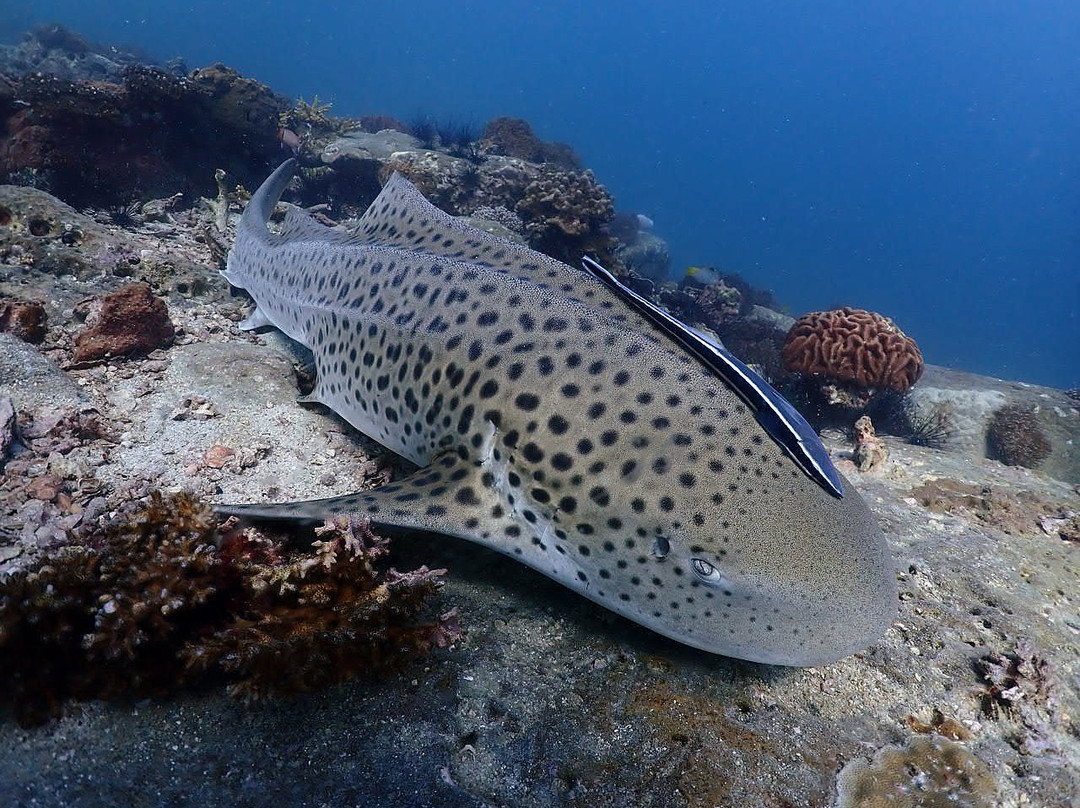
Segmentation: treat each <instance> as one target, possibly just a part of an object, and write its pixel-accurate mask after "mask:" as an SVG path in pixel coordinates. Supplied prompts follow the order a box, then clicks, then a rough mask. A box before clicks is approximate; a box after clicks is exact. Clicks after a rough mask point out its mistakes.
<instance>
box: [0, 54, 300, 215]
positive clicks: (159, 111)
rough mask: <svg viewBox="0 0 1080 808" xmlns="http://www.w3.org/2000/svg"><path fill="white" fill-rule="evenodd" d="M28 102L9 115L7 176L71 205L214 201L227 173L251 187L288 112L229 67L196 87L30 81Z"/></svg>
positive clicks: (126, 74)
mask: <svg viewBox="0 0 1080 808" xmlns="http://www.w3.org/2000/svg"><path fill="white" fill-rule="evenodd" d="M15 91H16V93H17V96H18V98H20V99H21V100H22V101H24V102H26V103H25V104H24V105H22V106H18V107H15V108H14V109H13V110H11V111H10V112H9V114H8V115H6V116H5V117H6V124H7V125H6V131H5V133H4V135H3V136H0V175H3V174H7V175H12V177H14V178H17V177H20V176H24V175H29V176H32V177H33V178H34V182H35V184H36V185H38V186H39V187H46V188H48V189H49V190H50V191H52V192H53V193H55V194H57V195H58V196H60V197H62V198H63V199H64V200H65V201H67V202H68V203H70V204H73V205H76V206H78V207H82V206H85V205H99V206H106V205H115V204H127V203H128V202H130V201H131V197H132V195H133V194H135V195H139V194H141V195H150V196H154V195H158V196H165V195H168V194H171V193H174V192H175V191H177V190H180V191H182V192H184V193H188V194H200V193H201V194H209V193H210V191H211V189H212V188H213V172H214V169H215V168H217V167H218V166H221V165H224V166H225V167H226V168H227V169H228V170H230V171H231V172H233V173H234V174H236V175H238V176H239V177H240V178H241V179H242V180H243V181H248V182H251V183H254V182H255V181H256V180H257V178H258V177H259V176H260V175H261V174H262V173H263V172H264V166H265V164H266V163H267V162H268V161H269V159H271V158H272V157H273V156H275V155H276V154H278V152H279V145H278V141H277V139H276V136H275V133H276V131H277V122H278V116H279V114H280V112H281V111H282V110H284V109H286V108H287V102H285V101H284V100H283V99H281V98H279V97H278V96H276V95H274V94H273V93H272V92H271V91H270V90H268V89H267V88H266V87H264V86H263V85H260V84H258V83H257V82H255V81H252V80H251V79H246V78H244V77H242V76H240V75H239V74H237V73H236V72H235V71H233V70H230V69H229V68H226V67H224V66H223V65H214V66H211V67H207V68H203V69H201V70H197V71H195V72H194V73H192V74H191V76H190V77H189V78H183V77H179V76H176V75H173V74H171V73H168V72H166V71H163V70H160V69H156V68H152V67H147V66H144V65H129V66H127V67H126V68H125V69H124V71H123V75H122V78H121V79H120V80H112V81H86V80H66V79H61V78H58V77H56V76H54V75H47V74H43V73H28V74H26V75H25V76H22V77H21V78H19V79H17V80H16V82H15Z"/></svg>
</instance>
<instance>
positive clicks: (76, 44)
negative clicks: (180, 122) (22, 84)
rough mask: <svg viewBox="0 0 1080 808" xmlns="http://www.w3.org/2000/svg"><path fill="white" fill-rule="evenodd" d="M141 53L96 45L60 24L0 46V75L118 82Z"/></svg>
mask: <svg viewBox="0 0 1080 808" xmlns="http://www.w3.org/2000/svg"><path fill="white" fill-rule="evenodd" d="M150 61H151V60H150V59H149V58H148V57H147V55H146V54H145V53H142V52H141V51H138V50H137V49H133V48H131V47H130V46H127V47H125V46H122V45H100V44H97V43H95V42H91V41H89V40H87V39H86V38H85V37H83V36H82V35H80V34H78V33H76V32H74V31H72V30H70V29H68V28H66V27H64V26H63V25H60V24H58V23H48V24H44V25H38V26H35V27H34V28H33V29H31V30H30V31H29V32H27V33H26V35H25V36H23V38H22V40H21V41H20V42H18V43H17V44H14V45H7V44H4V45H0V74H6V75H8V76H25V75H27V74H28V73H42V74H45V75H50V76H56V77H57V78H61V79H65V80H68V81H76V80H89V81H119V80H120V79H121V77H122V76H123V72H124V70H125V69H126V68H127V67H128V66H130V65H132V64H135V63H149V62H150Z"/></svg>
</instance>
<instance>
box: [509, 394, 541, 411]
mask: <svg viewBox="0 0 1080 808" xmlns="http://www.w3.org/2000/svg"><path fill="white" fill-rule="evenodd" d="M514 404H515V405H516V406H517V407H518V409H521V410H524V411H525V412H532V411H533V410H535V409H536V408H537V407H538V406H540V397H539V396H538V395H536V394H535V393H518V395H517V397H516V398H515V399H514Z"/></svg>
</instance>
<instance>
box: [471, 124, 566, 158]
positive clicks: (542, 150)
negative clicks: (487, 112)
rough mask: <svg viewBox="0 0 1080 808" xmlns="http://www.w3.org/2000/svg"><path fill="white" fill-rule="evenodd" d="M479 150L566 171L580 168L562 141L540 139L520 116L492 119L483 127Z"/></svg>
mask: <svg viewBox="0 0 1080 808" xmlns="http://www.w3.org/2000/svg"><path fill="white" fill-rule="evenodd" d="M479 146H480V150H481V151H482V152H483V153H487V154H501V155H504V156H506V157H517V158H519V159H521V160H527V161H528V162H530V163H551V164H552V165H554V166H558V167H559V168H563V169H566V170H569V171H576V170H578V169H580V168H581V160H579V159H578V156H577V155H576V154H574V151H573V149H571V148H570V147H569V146H567V145H566V144H564V143H549V142H546V141H543V140H540V138H538V137H537V136H536V135H535V134H534V133H533V130H532V126H531V125H530V124H529V122H528V121H526V120H523V119H521V118H508V117H501V118H493V119H492V120H490V121H488V123H487V126H485V127H484V136H483V138H482V139H481V141H480V144H479Z"/></svg>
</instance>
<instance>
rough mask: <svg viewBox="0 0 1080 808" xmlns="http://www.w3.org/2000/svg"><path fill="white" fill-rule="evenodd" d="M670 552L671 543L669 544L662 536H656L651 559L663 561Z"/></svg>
mask: <svg viewBox="0 0 1080 808" xmlns="http://www.w3.org/2000/svg"><path fill="white" fill-rule="evenodd" d="M670 552H671V542H669V541H668V540H667V539H666V538H665V537H664V536H657V537H656V538H655V539H654V540H653V545H652V554H653V558H658V559H663V558H667V556H668V553H670Z"/></svg>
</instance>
